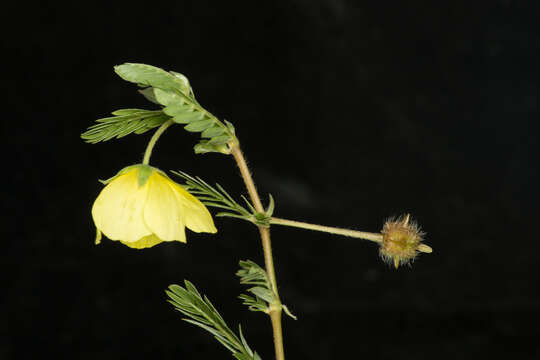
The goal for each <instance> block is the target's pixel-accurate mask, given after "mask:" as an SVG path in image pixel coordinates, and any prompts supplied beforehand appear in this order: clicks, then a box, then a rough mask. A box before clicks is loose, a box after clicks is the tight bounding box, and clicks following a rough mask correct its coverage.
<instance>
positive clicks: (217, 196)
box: [172, 171, 253, 222]
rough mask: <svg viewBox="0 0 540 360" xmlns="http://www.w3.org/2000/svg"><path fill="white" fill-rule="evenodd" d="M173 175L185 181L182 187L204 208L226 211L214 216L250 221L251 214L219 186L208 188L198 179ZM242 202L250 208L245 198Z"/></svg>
mask: <svg viewBox="0 0 540 360" xmlns="http://www.w3.org/2000/svg"><path fill="white" fill-rule="evenodd" d="M172 173H173V174H175V175H178V176H180V177H181V178H182V179H184V181H185V185H184V187H185V188H186V190H187V191H189V192H190V193H191V194H192V195H194V196H196V197H197V199H199V200H200V201H202V202H203V203H204V204H205V205H206V206H211V207H216V208H220V209H224V210H226V211H223V212H219V213H217V214H216V216H228V217H235V218H240V219H244V220H247V221H250V222H253V221H252V217H253V214H252V213H251V212H249V211H248V210H247V209H246V208H244V207H243V206H242V205H240V204H239V203H237V202H236V201H235V200H234V199H233V198H232V196H231V195H229V193H228V192H227V191H225V189H223V187H221V185H219V184H216V187H217V189H216V188H214V187H212V186H210V185H209V184H208V183H207V182H205V181H204V180H202V179H201V178H199V177H192V176H190V175H188V174H186V173H185V172H182V171H172ZM243 199H244V201H246V203H247V204H248V206H250V207H251V204H249V202H248V201H247V199H246V198H243Z"/></svg>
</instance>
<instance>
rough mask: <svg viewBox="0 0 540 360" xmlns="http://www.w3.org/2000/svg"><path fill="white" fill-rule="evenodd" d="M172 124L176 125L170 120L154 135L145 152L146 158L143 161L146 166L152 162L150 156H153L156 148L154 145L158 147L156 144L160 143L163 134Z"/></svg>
mask: <svg viewBox="0 0 540 360" xmlns="http://www.w3.org/2000/svg"><path fill="white" fill-rule="evenodd" d="M172 124H174V121H173V119H169V120H168V121H167V122H165V123H163V124H162V125H161V126H160V127H159V129H157V130H156V132H155V133H154V135H152V138H151V139H150V142H149V143H148V145H147V146H146V151H145V152H144V158H143V161H142V163H143V164H144V165H148V162H149V161H150V156H151V155H152V149H153V148H154V145H156V142H157V141H158V139H159V137H160V136H161V134H163V132H165V130H167V128H168V127H169V126H171V125H172Z"/></svg>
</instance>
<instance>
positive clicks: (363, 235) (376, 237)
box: [270, 217, 383, 243]
mask: <svg viewBox="0 0 540 360" xmlns="http://www.w3.org/2000/svg"><path fill="white" fill-rule="evenodd" d="M270 224H276V225H283V226H291V227H296V228H301V229H308V230H314V231H322V232H327V233H330V234H337V235H343V236H349V237H353V238H357V239H364V240H369V241H374V242H377V243H381V242H382V239H383V236H382V234H376V233H370V232H364V231H356V230H349V229H342V228H336V227H332V226H323V225H316V224H310V223H305V222H301V221H294V220H287V219H280V218H275V217H273V218H270Z"/></svg>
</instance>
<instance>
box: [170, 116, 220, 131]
mask: <svg viewBox="0 0 540 360" xmlns="http://www.w3.org/2000/svg"><path fill="white" fill-rule="evenodd" d="M175 119H176V117H175ZM212 125H214V119H207V120H199V121H195V122H191V123H190V124H188V125H186V126H184V129H186V130H187V131H190V132H200V131H203V130H206V129H208V128H209V127H211V126H212Z"/></svg>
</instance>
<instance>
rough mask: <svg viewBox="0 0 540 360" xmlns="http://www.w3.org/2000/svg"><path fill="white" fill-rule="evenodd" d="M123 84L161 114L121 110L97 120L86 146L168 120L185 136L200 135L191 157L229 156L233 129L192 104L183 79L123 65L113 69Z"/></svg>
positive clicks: (87, 135)
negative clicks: (134, 87)
mask: <svg viewBox="0 0 540 360" xmlns="http://www.w3.org/2000/svg"><path fill="white" fill-rule="evenodd" d="M114 71H115V72H116V73H117V74H118V75H119V76H120V77H121V78H122V79H124V80H126V81H129V82H132V83H135V84H137V85H139V86H140V87H142V88H143V89H141V90H139V92H140V93H141V94H142V95H143V96H144V97H145V98H146V99H147V100H149V101H151V102H152V103H154V104H158V105H161V106H162V109H161V110H156V111H150V110H140V109H124V110H118V111H115V112H114V113H113V115H116V116H114V117H109V118H104V119H99V120H97V121H96V122H97V124H95V125H92V126H91V127H90V128H88V130H87V131H86V132H85V133H83V134H82V136H81V137H82V138H83V139H84V140H86V141H87V142H89V143H93V144H95V143H98V142H100V141H106V140H111V139H113V138H120V137H123V136H126V135H128V134H131V133H135V134H142V133H144V132H146V131H148V130H149V129H151V128H154V127H156V126H160V125H161V124H163V123H164V122H165V121H167V120H168V119H171V118H172V119H173V121H174V122H175V123H177V124H182V125H184V129H186V130H187V131H189V132H197V133H201V137H202V139H201V140H200V141H199V143H198V144H196V145H195V146H194V150H195V153H197V154H203V153H208V152H219V153H224V154H229V153H230V145H232V144H236V143H238V139H236V136H235V133H234V126H233V125H232V124H231V123H230V122H228V121H226V120H225V121H223V122H222V121H220V120H219V119H218V118H216V117H215V116H214V115H212V114H211V113H209V112H208V111H206V110H205V109H204V108H203V107H202V106H201V105H200V104H199V103H198V102H197V100H195V94H194V92H193V89H192V88H191V85H190V84H189V80H188V78H187V77H185V76H184V75H182V74H180V73H177V72H174V71H169V72H167V71H165V70H163V69H160V68H158V67H155V66H151V65H146V64H135V63H125V64H122V65H117V66H115V67H114Z"/></svg>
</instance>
